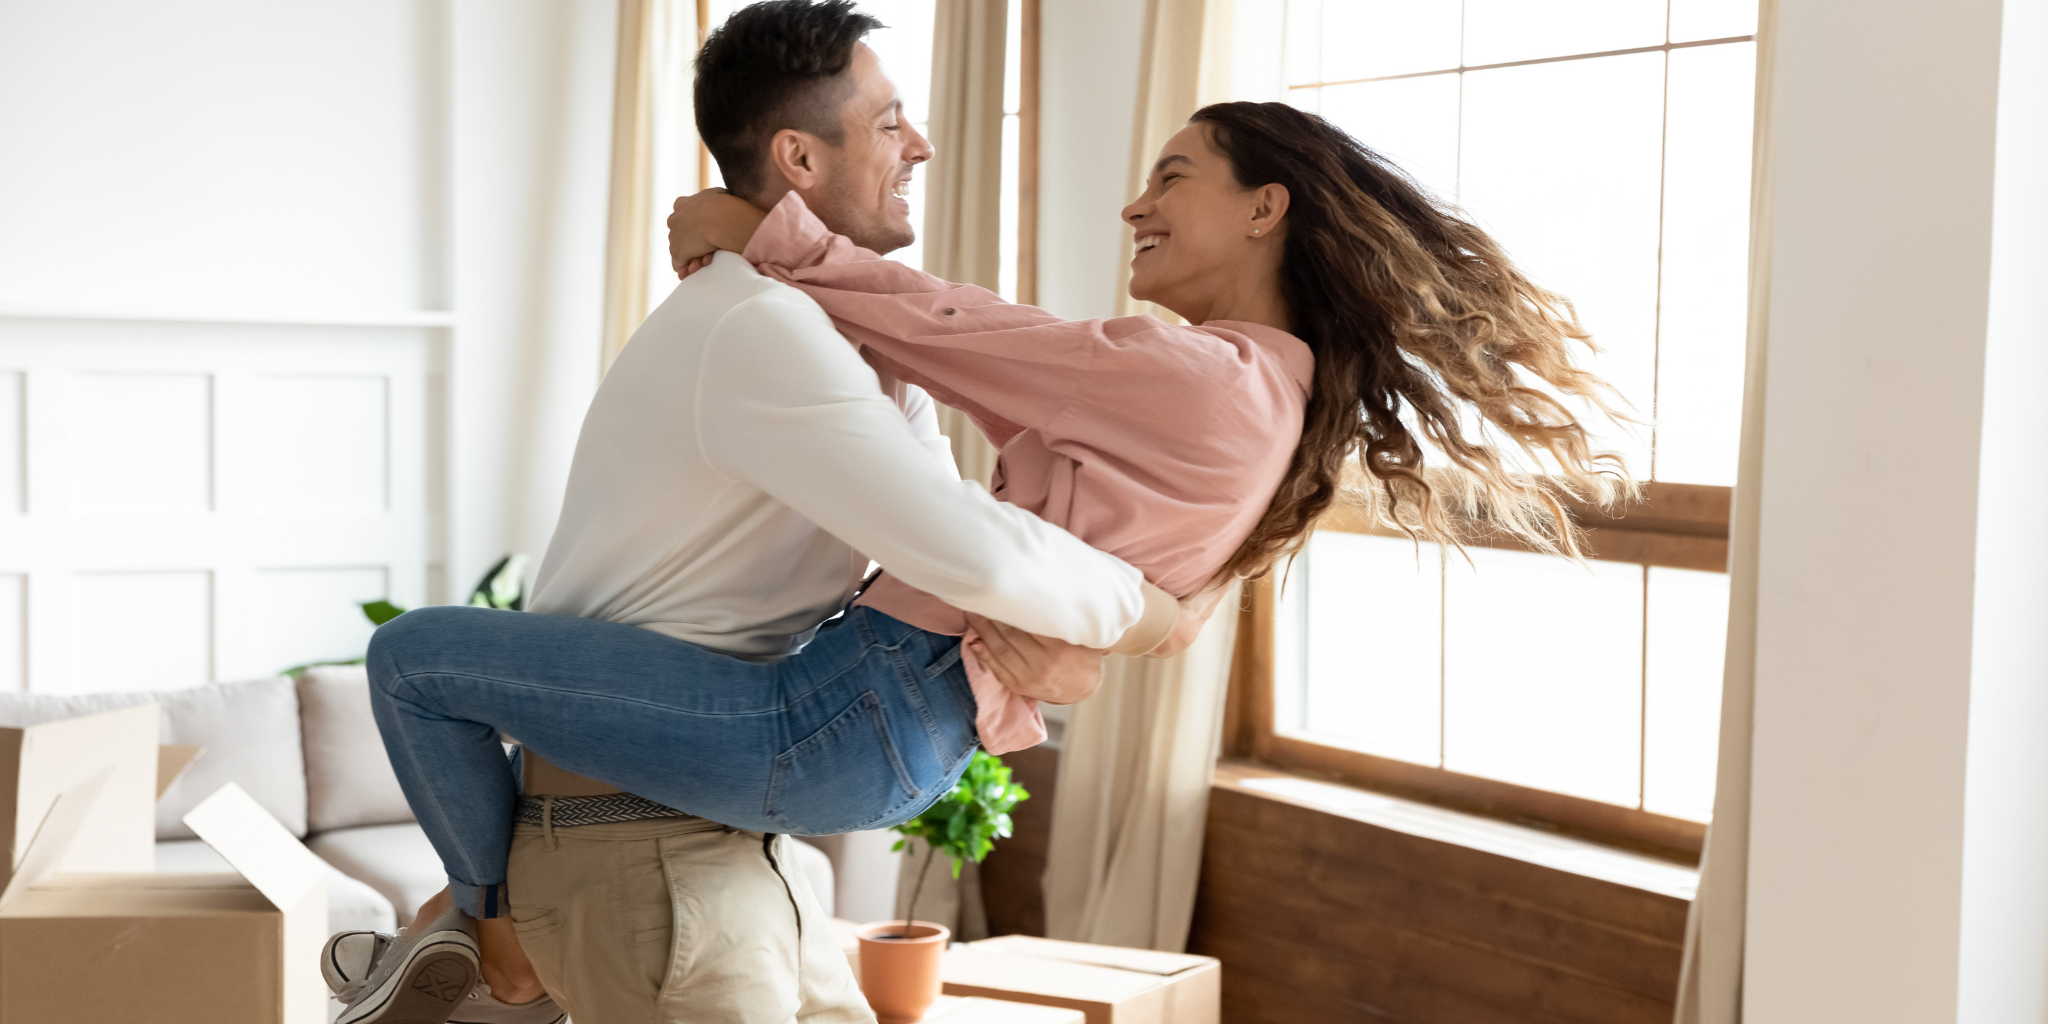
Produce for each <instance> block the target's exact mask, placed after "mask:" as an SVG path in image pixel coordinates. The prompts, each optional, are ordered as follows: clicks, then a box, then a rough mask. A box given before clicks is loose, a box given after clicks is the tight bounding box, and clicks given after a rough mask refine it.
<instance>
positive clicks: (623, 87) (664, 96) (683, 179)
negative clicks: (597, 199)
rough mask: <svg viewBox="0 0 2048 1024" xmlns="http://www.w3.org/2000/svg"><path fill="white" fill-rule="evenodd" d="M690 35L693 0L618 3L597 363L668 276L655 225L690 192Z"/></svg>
mask: <svg viewBox="0 0 2048 1024" xmlns="http://www.w3.org/2000/svg"><path fill="white" fill-rule="evenodd" d="M696 37H697V5H696V3H695V2H694V0H619V43H618V61H617V64H616V65H615V68H616V70H615V72H614V74H615V78H614V81H613V96H612V182H611V208H610V212H609V217H608V221H609V223H608V227H607V232H606V242H605V294H604V332H603V340H602V348H601V349H600V352H599V358H600V364H599V365H600V369H603V370H609V369H611V365H612V360H613V359H615V358H617V357H618V354H619V349H621V348H623V347H625V344H626V339H628V338H630V337H632V336H633V332H634V331H635V330H637V329H639V327H640V321H642V320H645V319H646V318H647V312H648V310H649V309H650V308H651V307H652V305H653V302H658V301H659V300H660V299H663V298H666V297H667V296H668V291H669V288H670V287H671V286H673V284H674V281H675V277H674V275H673V274H672V273H671V272H670V268H669V265H668V256H667V251H668V239H667V233H666V231H665V230H664V228H663V226H662V222H663V221H664V220H665V219H666V217H667V215H668V204H669V202H670V200H672V199H673V198H674V197H675V196H677V195H684V194H687V193H690V192H694V191H696V190H697V160H696V145H697V131H696V124H695V123H694V119H693V117H692V116H691V108H690V72H689V62H690V60H691V58H693V57H694V56H695V46H694V44H695V41H696ZM650 298H652V300H653V302H650Z"/></svg>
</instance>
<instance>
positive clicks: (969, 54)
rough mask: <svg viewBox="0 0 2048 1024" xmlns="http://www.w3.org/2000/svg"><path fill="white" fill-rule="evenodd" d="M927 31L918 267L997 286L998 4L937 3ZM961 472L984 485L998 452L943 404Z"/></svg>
mask: <svg viewBox="0 0 2048 1024" xmlns="http://www.w3.org/2000/svg"><path fill="white" fill-rule="evenodd" d="M933 14H934V19H935V20H934V22H933V25H932V93H931V95H932V112H931V122H930V125H929V127H930V129H931V140H932V147H933V148H934V149H936V150H937V151H938V155H937V156H935V157H933V158H932V162H931V164H930V165H929V170H928V171H927V172H926V179H925V189H926V198H925V207H924V269H925V270H926V271H927V272H929V273H932V274H936V275H938V276H940V277H943V278H945V279H946V280H948V281H958V282H960V283H962V284H978V285H981V286H982V287H984V288H989V289H993V288H995V287H996V284H997V278H998V277H999V275H1000V273H1001V265H1002V249H1001V245H1000V243H1001V235H1002V227H1003V224H1002V198H1003V195H1002V194H1003V44H1004V38H1003V37H1004V31H1005V28H1006V26H1007V25H1008V14H1009V11H1008V6H1007V5H1006V4H1005V3H1004V0H939V2H938V7H937V9H936V10H935V11H934V12H933ZM939 429H940V430H942V431H943V432H944V433H945V435H946V437H947V438H948V439H949V440H951V441H952V443H953V460H954V461H955V462H957V463H959V465H960V475H961V476H962V477H964V478H966V479H969V480H979V481H981V483H982V486H984V487H986V486H988V482H989V476H990V474H992V473H994V472H995V468H996V451H995V449H994V448H993V447H991V446H990V445H989V443H988V442H987V441H986V440H984V439H983V438H982V436H981V432H980V431H978V430H976V429H975V428H974V424H972V423H970V422H968V420H967V417H966V416H965V415H964V414H962V413H961V412H960V411H959V410H957V409H952V408H948V407H946V406H940V407H939Z"/></svg>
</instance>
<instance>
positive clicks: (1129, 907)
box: [1045, 588, 1239, 952]
mask: <svg viewBox="0 0 2048 1024" xmlns="http://www.w3.org/2000/svg"><path fill="white" fill-rule="evenodd" d="M1238 600H1239V597H1238V593H1237V591H1236V589H1235V588H1233V591H1232V593H1231V594H1230V595H1228V596H1226V597H1225V598H1224V600H1223V603H1222V604H1221V605H1220V606H1219V608H1220V609H1221V610H1220V611H1218V612H1217V614H1216V616H1215V617H1214V618H1212V619H1210V620H1209V626H1208V628H1207V629H1205V630H1204V631H1203V633H1202V636H1201V637H1200V638H1199V639H1197V640H1196V641H1195V644H1194V646H1192V647H1190V648H1188V650H1187V651H1185V652H1184V653H1182V654H1181V655H1179V656H1178V657H1173V658H1124V657H1115V656H1112V657H1111V658H1110V659H1109V661H1108V662H1107V663H1106V664H1105V665H1104V666H1103V674H1104V679H1103V683H1102V690H1101V691H1100V692H1098V693H1097V694H1096V695H1095V696H1093V697H1091V698H1089V699H1088V700H1086V701H1083V702H1081V703H1080V704H1076V705H1074V708H1073V712H1072V717H1071V718H1070V719H1069V720H1068V722H1067V730H1066V736H1065V738H1064V740H1063V742H1062V743H1061V745H1060V780H1059V799H1058V800H1057V801H1056V802H1055V803H1054V804H1053V821H1052V841H1051V845H1050V848H1049V849H1048V850H1047V851H1046V868H1045V925H1046V933H1047V934H1048V935H1050V936H1052V937H1053V938H1056V939H1072V940H1075V941H1078V942H1098V943H1105V944H1108V945H1112V946H1134V947H1138V948H1142V949H1159V950H1167V951H1172V952H1179V951H1180V950H1182V949H1184V948H1186V946H1187V941H1188V924H1189V922H1190V921H1192V920H1193V918H1194V913H1195V883H1196V881H1197V880H1198V878H1199V876H1200V874H1201V869H1202V834H1203V831H1204V830H1205V827H1206V825H1207V821H1208V814H1209V784H1210V782H1211V781H1212V779H1213V777H1214V775H1215V769H1216V756H1217V753H1218V751H1219V748H1220V746H1221V742H1222V736H1223V697H1224V693H1225V691H1226V690H1227V689H1228V688H1229V682H1230V662H1231V649H1232V647H1233V645H1234V644H1235V642H1236V640H1237V619H1238V616H1237V614H1236V609H1237V605H1238Z"/></svg>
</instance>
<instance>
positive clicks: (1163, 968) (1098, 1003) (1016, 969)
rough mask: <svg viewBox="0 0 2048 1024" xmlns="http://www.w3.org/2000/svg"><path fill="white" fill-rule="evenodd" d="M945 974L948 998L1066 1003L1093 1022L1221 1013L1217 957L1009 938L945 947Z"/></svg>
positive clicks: (1207, 1019) (1173, 1022)
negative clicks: (972, 997) (946, 948)
mask: <svg viewBox="0 0 2048 1024" xmlns="http://www.w3.org/2000/svg"><path fill="white" fill-rule="evenodd" d="M939 972H940V977H941V979H942V980H943V981H944V983H945V993H946V994H947V995H949V996H984V997H987V998H991V999H1002V1000H1008V1001H1011V1002H1019V1003H1038V1004H1041V1005H1044V1006H1062V1007H1066V1008H1068V1009H1073V1010H1080V1011H1081V1012H1082V1013H1084V1014H1086V1015H1087V1021H1088V1024H1217V1021H1218V1020H1219V1018H1220V1017H1221V1015H1222V996H1223V989H1222V973H1221V968H1220V965H1219V964H1218V963H1217V961H1216V959H1215V958H1214V957H1206V956H1191V955H1189V954H1185V953H1160V952H1156V951H1153V950H1149V949H1126V948H1123V947H1121V946H1094V945H1089V944H1087V943H1082V942H1059V941H1056V940H1053V939H1038V938H1033V937H1031V936H1028V935H1005V936H1002V937H1000V938H994V939H983V940H982V941H980V942H970V943H967V944H966V945H963V946H955V947H954V948H952V949H950V950H947V951H946V958H945V960H944V962H943V963H942V965H941V966H940V969H939Z"/></svg>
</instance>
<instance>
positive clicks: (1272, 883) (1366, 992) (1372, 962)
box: [1189, 786, 1686, 1024]
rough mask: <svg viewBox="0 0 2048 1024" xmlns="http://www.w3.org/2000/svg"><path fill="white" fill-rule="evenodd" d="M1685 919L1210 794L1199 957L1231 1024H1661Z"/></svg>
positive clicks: (1668, 908) (1396, 838)
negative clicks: (1215, 968)
mask: <svg viewBox="0 0 2048 1024" xmlns="http://www.w3.org/2000/svg"><path fill="white" fill-rule="evenodd" d="M1685 913H1686V902H1685V901H1684V900H1682V899H1677V898H1674V897H1670V896H1665V895H1661V894H1657V893H1651V892H1646V891H1643V890H1638V889H1633V888H1630V887H1627V886H1622V885H1617V884H1614V883H1610V882H1605V881H1601V880H1598V879H1593V878H1588V877H1584V876H1579V875H1573V874H1569V873H1566V872H1561V871H1557V870H1554V869H1550V868H1544V867H1540V866H1538V865H1534V864H1529V863H1525V862H1522V861H1518V860H1514V859H1512V858H1507V857H1502V856H1498V855H1495V854H1491V853H1485V852H1482V851H1478V850H1473V849H1468V848H1465V847H1460V846H1455V845H1450V844H1446V843H1440V842H1436V841H1433V840H1428V839H1422V838H1418V837H1415V836H1410V835H1407V834H1406V833H1402V832H1396V831H1393V830H1390V829H1385V828H1381V827H1378V826H1375V825H1371V824H1367V823H1364V822H1359V821H1354V820H1351V819H1348V818H1341V817H1337V816H1335V815H1330V814H1327V813H1323V812H1319V811H1315V810H1312V809H1309V808H1305V807H1301V806H1298V805H1294V804H1291V803H1287V802H1285V801H1281V800H1276V799H1272V798H1269V797H1266V796H1264V795H1261V794H1255V793H1250V792H1247V791H1244V790H1241V789H1236V788H1233V787H1227V786H1218V787H1217V788H1216V790H1215V791H1214V792H1213V793H1212V794H1211V798H1210V809H1209V821H1208V834H1207V838H1206V841H1205V845H1204V862H1203V874H1202V883H1201V890H1200V895H1199V897H1198V901H1197V905H1196V913H1195V925H1194V932H1193V935H1192V937H1191V939H1190V944H1189V949H1190V951H1192V952H1199V953H1205V954H1208V955H1211V956H1216V957H1219V958H1221V959H1222V960H1223V964H1224V981H1223V985H1224V1020H1225V1021H1227V1022H1230V1024H1252V1022H1264V1021H1275V1022H1277V1021H1283V1020H1284V1021H1290V1022H1292V1021H1301V1020H1307V1019H1313V1020H1319V1021H1353V1020H1355V1021H1387V1020H1399V1021H1404V1022H1412V1024H1432V1022H1446V1024H1448V1022H1459V1024H1467V1022H1470V1024H1490V1022H1496V1021H1497V1022H1503V1024H1505V1022H1508V1021H1514V1022H1543V1024H1549V1022H1556V1024H1565V1022H1571V1024H1591V1022H1601V1024H1623V1022H1629V1024H1633V1022H1650V1021H1656V1022H1658V1024H1662V1022H1664V1021H1668V1020H1669V1019H1670V1016H1671V1006H1672V999H1673V997H1674V995H1675V993H1676V990H1677V979H1678V967H1679V957H1680V952H1681V949H1682V945H1683V936H1684V928H1685Z"/></svg>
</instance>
